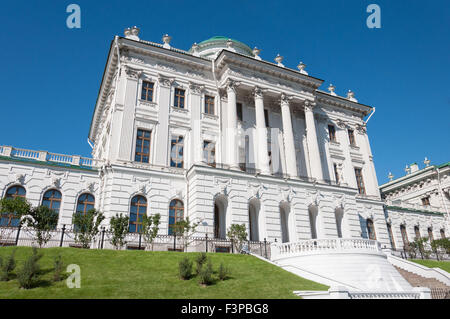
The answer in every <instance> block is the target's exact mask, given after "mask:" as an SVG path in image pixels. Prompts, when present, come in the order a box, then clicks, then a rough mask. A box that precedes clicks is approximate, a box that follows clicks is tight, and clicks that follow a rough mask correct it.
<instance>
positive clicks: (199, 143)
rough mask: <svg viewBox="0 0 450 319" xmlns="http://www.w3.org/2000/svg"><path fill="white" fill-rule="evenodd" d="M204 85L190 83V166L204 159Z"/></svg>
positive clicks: (200, 162)
mask: <svg viewBox="0 0 450 319" xmlns="http://www.w3.org/2000/svg"><path fill="white" fill-rule="evenodd" d="M202 92H203V85H200V84H196V83H192V82H191V83H189V93H190V94H189V95H190V98H191V103H190V107H191V134H190V151H189V154H190V157H189V158H190V163H189V166H191V165H194V164H197V165H201V164H202V161H203V156H202V155H203V140H202V134H201V112H202V106H203V105H202V99H201V95H202Z"/></svg>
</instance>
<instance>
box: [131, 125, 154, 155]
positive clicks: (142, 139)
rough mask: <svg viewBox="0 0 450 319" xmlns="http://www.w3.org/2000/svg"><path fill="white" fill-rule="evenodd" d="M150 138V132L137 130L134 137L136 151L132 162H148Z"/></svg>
mask: <svg viewBox="0 0 450 319" xmlns="http://www.w3.org/2000/svg"><path fill="white" fill-rule="evenodd" d="M150 136H151V131H145V130H140V129H139V130H138V131H137V137H136V150H135V154H134V161H135V162H141V163H149V160H150Z"/></svg>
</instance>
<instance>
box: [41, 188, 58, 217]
mask: <svg viewBox="0 0 450 319" xmlns="http://www.w3.org/2000/svg"><path fill="white" fill-rule="evenodd" d="M61 198H62V196H61V192H59V191H58V190H56V189H50V190H48V191H46V192H45V194H44V197H43V198H42V205H43V206H47V207H48V208H50V209H52V210H53V211H55V212H56V213H58V214H59V208H60V207H61Z"/></svg>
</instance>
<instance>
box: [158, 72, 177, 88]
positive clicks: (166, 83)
mask: <svg viewBox="0 0 450 319" xmlns="http://www.w3.org/2000/svg"><path fill="white" fill-rule="evenodd" d="M174 81H175V79H173V78H168V77H165V76H163V75H161V74H158V82H159V85H161V86H163V87H171V86H172V83H173V82H174Z"/></svg>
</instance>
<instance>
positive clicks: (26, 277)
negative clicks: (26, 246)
mask: <svg viewBox="0 0 450 319" xmlns="http://www.w3.org/2000/svg"><path fill="white" fill-rule="evenodd" d="M41 257H42V254H39V253H38V251H37V248H36V247H33V252H32V254H31V256H29V257H28V259H27V260H25V263H24V264H23V267H22V268H21V269H19V271H18V272H17V280H18V281H19V286H20V287H21V288H25V289H30V288H33V287H34V286H36V284H37V283H38V280H39V271H40V267H39V264H38V261H39V259H41Z"/></svg>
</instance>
